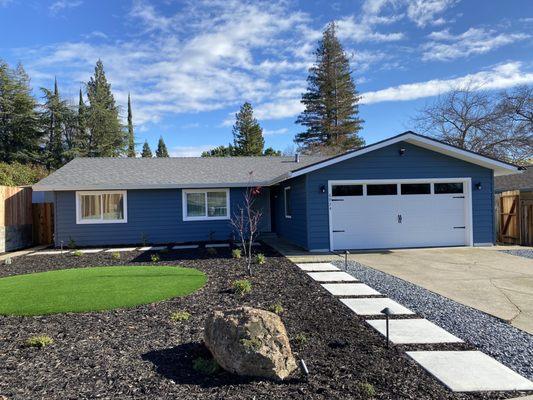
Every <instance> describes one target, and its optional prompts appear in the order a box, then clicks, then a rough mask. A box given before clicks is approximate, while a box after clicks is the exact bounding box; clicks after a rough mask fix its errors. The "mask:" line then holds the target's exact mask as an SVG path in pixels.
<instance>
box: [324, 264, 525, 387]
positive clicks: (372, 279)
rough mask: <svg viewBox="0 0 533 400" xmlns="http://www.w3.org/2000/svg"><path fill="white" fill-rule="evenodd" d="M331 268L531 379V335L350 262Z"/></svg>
mask: <svg viewBox="0 0 533 400" xmlns="http://www.w3.org/2000/svg"><path fill="white" fill-rule="evenodd" d="M334 264H336V265H337V266H338V267H340V268H342V269H344V270H346V272H348V273H350V274H351V275H353V276H354V277H356V278H357V279H359V280H360V281H361V282H364V283H366V284H367V285H369V286H371V287H372V288H374V289H376V290H378V291H380V292H381V293H383V294H386V295H387V296H389V297H390V298H391V299H393V300H396V301H397V302H399V303H401V304H402V305H404V306H406V307H408V308H410V309H411V310H413V311H415V312H416V313H417V314H419V315H420V316H423V317H424V318H427V319H428V320H430V321H432V322H434V323H436V324H437V325H439V326H440V327H442V328H444V329H446V330H447V331H448V332H450V333H452V334H454V335H456V336H458V337H460V338H461V339H463V340H465V341H466V342H468V343H470V344H472V345H473V346H475V347H477V348H478V349H479V350H481V351H483V352H484V353H486V354H489V355H491V356H492V357H494V358H495V359H497V360H498V361H500V362H501V363H502V364H505V365H507V366H508V367H509V368H511V369H513V370H515V371H516V372H518V373H519V374H521V375H523V376H525V377H527V378H528V379H533V335H530V334H528V333H526V332H524V331H521V330H520V329H517V328H515V327H513V326H512V325H510V324H508V323H505V322H503V321H502V320H500V319H498V318H495V317H492V316H490V315H488V314H485V313H484V312H481V311H479V310H475V309H473V308H471V307H467V306H465V305H462V304H459V303H457V302H455V301H453V300H450V299H448V298H446V297H444V296H441V295H439V294H436V293H433V292H430V291H429V290H426V289H424V288H421V287H420V286H417V285H414V284H412V283H409V282H406V281H404V280H402V279H400V278H396V277H394V276H392V275H389V274H386V273H384V272H381V271H377V270H375V269H372V268H368V267H366V266H364V265H361V264H359V263H357V262H353V261H350V262H349V263H348V267H347V268H344V262H335V263H334Z"/></svg>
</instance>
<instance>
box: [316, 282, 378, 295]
mask: <svg viewBox="0 0 533 400" xmlns="http://www.w3.org/2000/svg"><path fill="white" fill-rule="evenodd" d="M322 287H323V288H324V289H326V290H327V291H328V292H330V293H331V294H332V295H333V296H374V295H379V294H381V293H379V292H378V291H377V290H375V289H372V288H371V287H370V286H368V285H365V284H364V283H325V284H323V285H322Z"/></svg>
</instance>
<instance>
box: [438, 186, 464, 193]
mask: <svg viewBox="0 0 533 400" xmlns="http://www.w3.org/2000/svg"><path fill="white" fill-rule="evenodd" d="M443 193H463V184H462V183H435V194H443Z"/></svg>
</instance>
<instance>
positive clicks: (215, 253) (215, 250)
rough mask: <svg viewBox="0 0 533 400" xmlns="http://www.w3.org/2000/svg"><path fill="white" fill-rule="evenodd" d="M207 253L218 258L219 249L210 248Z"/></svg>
mask: <svg viewBox="0 0 533 400" xmlns="http://www.w3.org/2000/svg"><path fill="white" fill-rule="evenodd" d="M205 251H206V253H207V254H208V255H210V256H216V255H217V249H216V248H214V247H208V248H207V249H206V250H205Z"/></svg>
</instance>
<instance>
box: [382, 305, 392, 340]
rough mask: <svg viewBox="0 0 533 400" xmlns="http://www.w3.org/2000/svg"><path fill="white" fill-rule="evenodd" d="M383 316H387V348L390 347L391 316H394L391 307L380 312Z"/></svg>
mask: <svg viewBox="0 0 533 400" xmlns="http://www.w3.org/2000/svg"><path fill="white" fill-rule="evenodd" d="M380 312H381V313H382V314H385V329H386V337H387V347H389V346H390V341H389V315H392V314H393V312H392V310H391V309H390V308H389V307H385V308H384V309H383V310H381V311H380Z"/></svg>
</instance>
